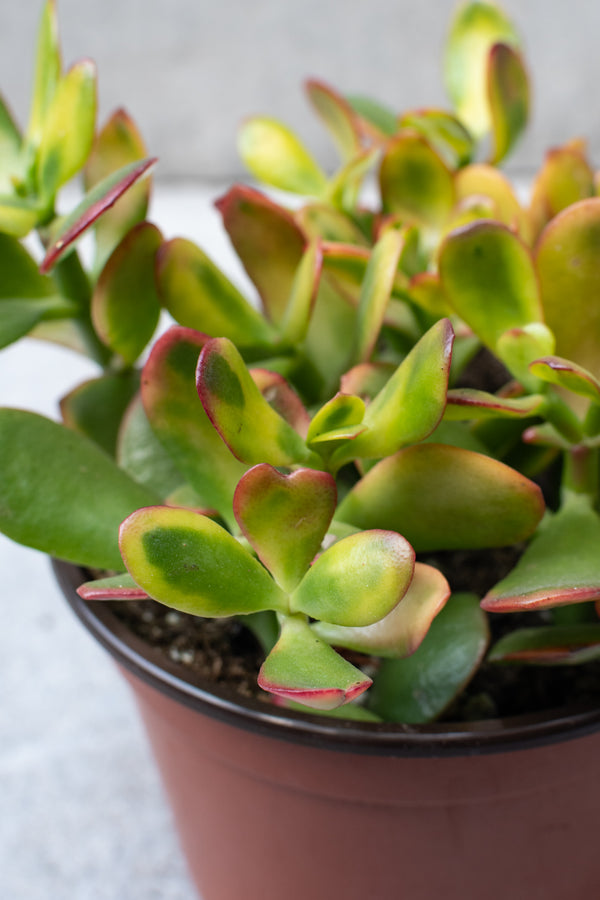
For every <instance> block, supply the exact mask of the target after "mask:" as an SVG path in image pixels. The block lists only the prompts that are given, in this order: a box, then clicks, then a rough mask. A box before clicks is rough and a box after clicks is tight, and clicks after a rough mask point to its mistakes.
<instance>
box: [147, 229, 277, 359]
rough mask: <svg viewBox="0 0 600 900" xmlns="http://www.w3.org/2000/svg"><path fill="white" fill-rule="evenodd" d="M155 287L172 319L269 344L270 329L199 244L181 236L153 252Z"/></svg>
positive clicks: (243, 342)
mask: <svg viewBox="0 0 600 900" xmlns="http://www.w3.org/2000/svg"><path fill="white" fill-rule="evenodd" d="M157 277H158V289H159V292H160V296H161V299H162V303H163V306H164V307H165V309H167V310H168V312H170V314H171V315H172V316H173V318H174V319H175V321H176V322H179V324H180V325H184V326H185V327H187V328H196V329H201V330H202V331H203V333H204V334H208V335H210V336H211V337H228V338H229V339H230V340H232V341H234V343H236V344H237V346H238V347H244V346H248V345H253V344H269V343H270V342H271V341H272V340H273V339H274V336H275V334H274V331H273V329H272V328H270V327H269V325H268V323H267V322H265V320H264V318H263V317H262V316H261V315H260V314H259V313H258V312H257V311H256V310H255V309H254V308H253V307H252V306H251V305H250V304H249V303H248V301H247V300H246V298H245V297H244V296H243V295H242V294H241V293H240V292H239V291H238V289H237V288H236V287H235V286H234V285H233V284H232V283H231V281H229V279H228V278H227V277H226V276H225V275H224V274H223V272H221V270H220V269H219V268H218V267H217V266H216V265H215V264H214V262H213V261H212V260H211V259H210V258H209V257H208V256H207V255H206V253H204V251H203V250H201V249H200V247H198V246H196V244H193V243H192V242H191V241H188V240H184V239H183V238H175V239H174V240H172V241H168V242H167V243H165V244H164V245H163V247H162V248H161V250H160V253H159V254H158V266H157Z"/></svg>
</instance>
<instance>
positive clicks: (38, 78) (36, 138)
mask: <svg viewBox="0 0 600 900" xmlns="http://www.w3.org/2000/svg"><path fill="white" fill-rule="evenodd" d="M60 73H61V59H60V46H59V42H58V23H57V18H56V3H55V0H47V2H46V3H45V4H44V8H43V10H42V15H41V18H40V24H39V29H38V35H37V45H36V56H35V74H34V81H33V98H32V104H31V115H30V119H29V126H28V129H27V140H28V142H30V143H31V144H33V145H34V146H35V147H37V146H38V144H39V142H40V139H41V136H42V131H43V129H44V124H45V121H46V116H47V113H48V110H49V108H50V106H51V104H52V101H53V99H54V94H55V92H56V88H57V85H58V81H59V79H60Z"/></svg>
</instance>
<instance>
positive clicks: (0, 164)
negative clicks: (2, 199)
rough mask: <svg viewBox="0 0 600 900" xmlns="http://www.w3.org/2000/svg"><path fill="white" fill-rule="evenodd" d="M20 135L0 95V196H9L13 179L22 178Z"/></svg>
mask: <svg viewBox="0 0 600 900" xmlns="http://www.w3.org/2000/svg"><path fill="white" fill-rule="evenodd" d="M21 143H22V139H21V133H20V131H19V128H18V126H17V124H16V122H15V120H14V119H13V116H12V114H11V112H10V110H9V108H8V106H7V105H6V103H5V102H4V98H3V97H2V95H0V195H2V194H3V193H8V194H11V193H12V191H13V187H14V186H13V181H12V179H13V177H15V176H16V177H21V176H22V157H21Z"/></svg>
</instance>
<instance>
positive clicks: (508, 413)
mask: <svg viewBox="0 0 600 900" xmlns="http://www.w3.org/2000/svg"><path fill="white" fill-rule="evenodd" d="M543 403H544V397H543V396H542V395H541V394H528V395H527V396H525V397H498V396H496V395H495V394H488V393H487V392H486V391H477V390H474V389H472V388H457V389H455V390H452V391H448V403H447V404H446V409H445V412H444V419H445V420H446V421H450V422H453V421H461V420H465V419H475V420H477V419H487V418H496V417H500V418H509V419H526V418H528V417H529V416H535V415H536V413H537V412H538V411H539V409H540V407H541V406H542V404H543Z"/></svg>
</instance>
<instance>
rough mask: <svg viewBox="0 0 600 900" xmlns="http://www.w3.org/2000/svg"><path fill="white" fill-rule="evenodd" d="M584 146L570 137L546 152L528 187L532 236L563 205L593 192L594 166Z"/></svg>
mask: <svg viewBox="0 0 600 900" xmlns="http://www.w3.org/2000/svg"><path fill="white" fill-rule="evenodd" d="M584 150H585V146H582V144H581V143H580V142H579V141H571V142H570V143H568V144H566V145H565V146H564V147H556V148H554V149H553V150H549V151H548V152H547V154H546V159H545V161H544V165H543V167H542V169H541V170H540V172H539V173H538V174H537V176H536V179H535V181H534V183H533V187H532V189H531V218H532V220H533V230H534V235H535V236H536V237H537V236H538V235H539V233H540V231H541V230H542V229H543V228H544V226H545V225H546V224H547V223H548V222H549V221H550V220H551V219H553V218H554V216H556V215H558V213H559V212H561V211H562V210H563V209H566V208H567V207H568V206H571V204H573V203H577V201H578V200H587V199H588V198H590V197H593V196H594V195H595V194H596V189H595V184H594V170H593V169H592V167H591V166H590V164H589V162H588V161H587V159H586V156H585V152H584Z"/></svg>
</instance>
